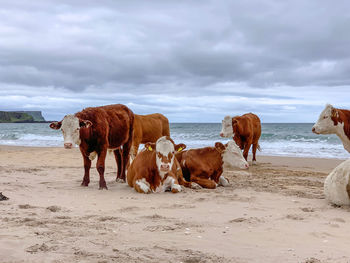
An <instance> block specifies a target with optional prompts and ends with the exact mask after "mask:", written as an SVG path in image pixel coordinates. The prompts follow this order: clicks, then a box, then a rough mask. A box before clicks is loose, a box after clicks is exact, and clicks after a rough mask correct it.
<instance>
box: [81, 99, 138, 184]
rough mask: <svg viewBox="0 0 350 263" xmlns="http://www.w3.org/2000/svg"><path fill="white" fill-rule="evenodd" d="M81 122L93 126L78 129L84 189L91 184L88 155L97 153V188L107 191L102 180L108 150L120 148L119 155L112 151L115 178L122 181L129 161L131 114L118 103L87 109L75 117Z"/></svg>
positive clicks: (132, 116)
mask: <svg viewBox="0 0 350 263" xmlns="http://www.w3.org/2000/svg"><path fill="white" fill-rule="evenodd" d="M75 116H76V117H78V118H79V119H80V120H88V121H90V122H91V123H92V125H91V126H90V127H88V128H81V129H80V139H81V144H80V151H81V153H82V155H83V158H84V168H85V174H84V179H83V182H82V185H83V186H88V184H89V182H90V174H89V171H90V167H91V160H90V159H89V155H90V153H92V152H94V151H95V152H96V153H97V155H98V159H97V163H96V168H97V170H98V172H99V175H100V189H103V188H105V189H107V185H106V182H105V179H104V169H105V158H106V154H107V149H108V148H110V149H116V148H119V147H123V153H122V156H121V155H120V153H119V149H117V150H115V151H114V154H115V156H116V161H117V162H119V163H120V165H119V166H118V167H121V168H120V169H118V174H117V179H119V178H120V179H122V180H125V166H126V164H127V161H128V158H129V151H130V147H131V142H132V132H133V124H134V114H133V112H132V111H131V110H130V109H129V108H128V107H126V106H124V105H121V104H115V105H108V106H101V107H93V108H86V109H84V110H82V111H80V112H77V113H76V114H75Z"/></svg>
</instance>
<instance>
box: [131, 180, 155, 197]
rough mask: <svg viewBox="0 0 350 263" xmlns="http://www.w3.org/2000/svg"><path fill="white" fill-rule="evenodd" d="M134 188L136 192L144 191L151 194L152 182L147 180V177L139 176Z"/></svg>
mask: <svg viewBox="0 0 350 263" xmlns="http://www.w3.org/2000/svg"><path fill="white" fill-rule="evenodd" d="M134 189H135V190H136V192H139V193H143V194H149V193H151V187H150V184H149V183H148V182H147V181H146V179H145V178H141V179H140V178H138V179H136V178H135V180H134Z"/></svg>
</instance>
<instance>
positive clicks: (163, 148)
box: [156, 136, 175, 179]
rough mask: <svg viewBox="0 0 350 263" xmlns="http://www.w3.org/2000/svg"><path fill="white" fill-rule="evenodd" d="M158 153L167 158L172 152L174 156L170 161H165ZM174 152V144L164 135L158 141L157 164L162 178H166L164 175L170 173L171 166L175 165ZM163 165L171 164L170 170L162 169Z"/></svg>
mask: <svg viewBox="0 0 350 263" xmlns="http://www.w3.org/2000/svg"><path fill="white" fill-rule="evenodd" d="M158 153H159V154H161V155H163V156H165V157H166V158H168V156H169V153H171V154H172V158H171V160H170V163H163V162H162V159H161V158H159V157H158ZM174 153H175V148H174V144H173V143H172V142H171V141H169V140H167V139H166V137H165V136H163V137H161V138H159V139H158V140H157V142H156V164H157V167H158V172H159V175H160V176H161V178H162V179H163V178H164V175H165V174H166V173H168V172H169V171H170V170H171V168H172V167H173V164H174V159H175V155H174ZM162 165H169V170H168V171H162V170H161V169H160V167H161V166H162Z"/></svg>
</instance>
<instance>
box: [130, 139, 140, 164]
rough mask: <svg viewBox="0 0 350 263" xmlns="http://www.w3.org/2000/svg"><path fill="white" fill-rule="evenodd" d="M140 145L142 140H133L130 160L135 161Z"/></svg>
mask: <svg viewBox="0 0 350 263" xmlns="http://www.w3.org/2000/svg"><path fill="white" fill-rule="evenodd" d="M139 146H140V141H137V140H135V141H133V142H132V146H131V149H130V161H131V162H132V161H134V159H135V157H136V155H137V152H138V150H139Z"/></svg>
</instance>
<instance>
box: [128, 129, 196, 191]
mask: <svg viewBox="0 0 350 263" xmlns="http://www.w3.org/2000/svg"><path fill="white" fill-rule="evenodd" d="M185 148H186V145H185V144H174V141H173V140H172V139H170V137H168V136H163V137H161V138H159V139H158V140H157V142H156V143H146V144H145V148H144V149H143V150H142V151H141V152H140V153H138V154H137V155H136V157H135V160H134V161H133V162H132V163H131V165H130V167H129V169H128V174H127V181H128V184H129V186H130V187H133V188H134V189H135V190H136V191H137V192H139V193H145V194H147V193H151V192H164V191H167V190H170V191H172V192H173V193H177V192H180V191H181V186H180V185H184V186H185V187H192V184H191V183H190V182H186V181H185V180H184V178H183V175H182V171H181V167H180V164H179V162H178V161H177V159H176V158H175V152H178V151H181V150H182V149H185Z"/></svg>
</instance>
